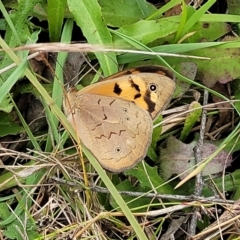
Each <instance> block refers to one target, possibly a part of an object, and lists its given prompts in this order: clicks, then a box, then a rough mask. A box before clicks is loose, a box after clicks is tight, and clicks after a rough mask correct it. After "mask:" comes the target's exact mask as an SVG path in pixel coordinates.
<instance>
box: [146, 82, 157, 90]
mask: <svg viewBox="0 0 240 240" xmlns="http://www.w3.org/2000/svg"><path fill="white" fill-rule="evenodd" d="M148 89H149V91H151V92H156V91H157V89H158V86H157V84H155V83H150V84H149V87H148Z"/></svg>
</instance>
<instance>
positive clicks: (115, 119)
mask: <svg viewBox="0 0 240 240" xmlns="http://www.w3.org/2000/svg"><path fill="white" fill-rule="evenodd" d="M174 90H175V81H174V77H173V75H172V73H171V72H170V71H169V70H167V69H166V68H164V67H161V66H140V67H136V68H133V69H129V70H126V71H122V72H119V73H117V74H114V75H112V76H110V77H108V78H106V79H104V80H103V81H101V82H98V83H96V84H93V85H90V86H88V87H85V88H83V89H82V90H80V91H77V90H76V89H71V90H70V91H69V92H68V93H67V96H66V97H65V100H64V111H65V114H66V116H67V118H68V120H69V122H70V123H71V124H72V126H73V127H74V128H75V130H76V132H77V134H78V136H79V137H80V139H81V141H82V143H83V144H84V145H85V146H86V147H87V148H88V149H89V150H90V151H91V153H92V154H93V155H94V156H95V157H96V158H97V159H98V161H99V163H100V164H101V165H102V167H103V168H105V169H107V170H109V171H111V172H122V171H124V170H126V169H129V168H132V167H134V166H135V165H136V164H137V163H138V162H139V161H141V160H142V159H143V158H144V157H145V156H146V154H147V150H148V147H149V145H150V144H151V139H152V129H153V120H154V119H155V118H156V117H157V116H158V115H159V114H160V113H161V111H163V110H164V109H165V108H166V106H167V105H168V103H169V102H170V100H171V98H172V95H173V93H174Z"/></svg>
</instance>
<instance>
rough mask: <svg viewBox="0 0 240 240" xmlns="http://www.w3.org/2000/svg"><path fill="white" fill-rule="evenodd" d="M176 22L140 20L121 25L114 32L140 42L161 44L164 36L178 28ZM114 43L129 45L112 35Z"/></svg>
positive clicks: (123, 45) (117, 45)
mask: <svg viewBox="0 0 240 240" xmlns="http://www.w3.org/2000/svg"><path fill="white" fill-rule="evenodd" d="M178 25H179V24H178V23H176V22H174V21H171V20H167V19H160V20H140V21H139V22H137V23H134V24H132V25H128V26H123V27H122V28H119V30H117V31H116V32H119V33H122V34H124V35H127V36H128V37H130V38H133V39H134V40H137V41H139V42H141V43H142V44H145V45H147V44H150V43H151V45H152V46H153V45H154V46H156V45H159V44H162V43H163V41H165V38H166V37H168V36H170V35H171V34H173V33H175V32H176V30H177V28H178ZM113 41H114V45H115V46H116V47H119V46H121V47H129V43H127V42H126V41H125V40H124V39H123V38H120V37H118V36H116V35H115V34H114V35H113Z"/></svg>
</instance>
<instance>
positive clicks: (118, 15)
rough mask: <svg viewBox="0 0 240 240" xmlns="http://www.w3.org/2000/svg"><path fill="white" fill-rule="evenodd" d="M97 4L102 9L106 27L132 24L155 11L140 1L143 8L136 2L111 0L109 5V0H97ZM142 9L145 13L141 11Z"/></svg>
mask: <svg viewBox="0 0 240 240" xmlns="http://www.w3.org/2000/svg"><path fill="white" fill-rule="evenodd" d="M98 2H99V5H100V6H101V7H102V13H103V17H104V19H105V21H106V23H107V25H109V26H112V27H122V26H124V25H130V24H133V23H135V22H137V21H139V20H141V19H145V18H146V17H148V16H149V15H150V14H153V13H154V12H155V11H156V8H155V7H154V6H153V5H151V4H150V3H147V2H146V1H145V0H141V2H145V4H144V7H142V6H141V5H140V4H138V2H137V1H129V0H122V1H119V0H111V3H109V0H99V1H98ZM123 6H124V7H123ZM143 8H144V9H145V11H143ZM145 12H147V13H145Z"/></svg>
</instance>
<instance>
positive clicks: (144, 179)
mask: <svg viewBox="0 0 240 240" xmlns="http://www.w3.org/2000/svg"><path fill="white" fill-rule="evenodd" d="M145 168H146V171H145V169H144V167H143V164H142V163H140V164H138V165H137V167H135V168H133V169H130V170H127V171H125V174H127V175H131V176H134V177H136V178H137V179H138V181H139V183H140V185H141V187H147V188H150V189H152V188H153V187H154V188H156V191H157V192H158V193H165V194H171V193H173V192H174V190H173V189H172V188H171V187H170V185H168V184H164V181H163V180H162V178H161V177H160V176H159V174H158V170H157V167H150V166H148V164H145ZM159 186H160V187H159Z"/></svg>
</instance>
